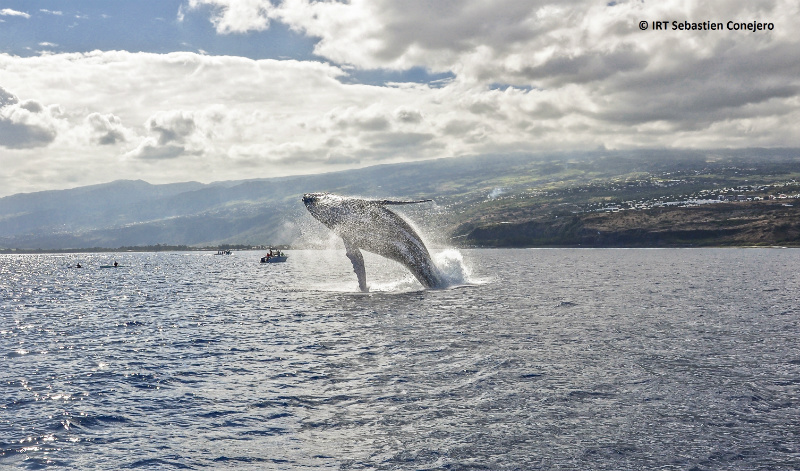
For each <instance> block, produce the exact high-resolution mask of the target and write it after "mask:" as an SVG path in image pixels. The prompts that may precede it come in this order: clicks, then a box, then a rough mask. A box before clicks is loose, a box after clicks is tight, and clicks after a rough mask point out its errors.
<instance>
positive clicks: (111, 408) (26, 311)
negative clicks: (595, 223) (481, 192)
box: [0, 249, 800, 471]
mask: <svg viewBox="0 0 800 471" xmlns="http://www.w3.org/2000/svg"><path fill="white" fill-rule="evenodd" d="M261 255H262V254H261V253H259V252H234V254H233V255H229V256H217V255H213V254H212V253H200V252H186V253H117V254H69V255H63V254H58V255H53V254H51V255H4V256H0V468H2V469H42V468H50V467H53V468H59V467H63V468H69V469H109V470H111V469H253V470H262V469H268V470H272V469H275V470H321V469H322V470H327V469H331V470H338V469H343V470H350V469H352V470H370V469H375V470H433V469H446V470H466V469H470V470H536V469H544V470H615V471H618V470H748V471H752V470H773V471H776V470H797V469H800V250H797V249H783V250H782V249H707V250H706V249H682V250H680V249H676V250H671V249H666V250H638V249H634V250H588V249H587V250H573V249H557V250H461V251H455V250H447V251H443V252H440V253H438V254H437V260H438V263H440V264H442V265H443V266H445V265H446V266H445V268H444V269H445V271H447V273H448V277H449V279H450V280H451V282H452V284H453V286H452V287H450V288H449V289H444V290H423V289H422V288H421V287H420V285H419V284H417V283H416V281H415V280H413V278H411V277H410V276H409V275H408V274H407V272H406V271H405V270H404V269H403V268H402V267H400V266H399V265H396V264H394V263H391V262H387V261H385V260H384V259H381V258H379V257H374V256H367V276H368V278H369V283H370V284H371V292H370V293H368V294H363V293H359V292H356V289H357V282H356V278H355V275H354V274H353V273H352V268H351V267H350V265H349V261H348V260H347V258H346V257H345V256H344V253H343V250H342V251H336V250H330V251H311V250H310V251H299V250H298V251H290V252H289V260H288V262H286V263H283V264H260V263H259V258H260V257H261ZM114 260H116V261H118V262H119V264H120V265H121V266H120V267H118V268H112V269H108V268H105V269H104V268H100V266H101V265H109V264H112V263H113V262H114ZM76 263H81V264H82V265H83V268H80V269H78V268H69V267H71V266H74V265H75V264H76Z"/></svg>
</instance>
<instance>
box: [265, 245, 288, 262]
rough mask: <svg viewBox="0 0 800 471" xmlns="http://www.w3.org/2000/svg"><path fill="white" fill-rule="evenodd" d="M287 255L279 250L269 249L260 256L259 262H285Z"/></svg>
mask: <svg viewBox="0 0 800 471" xmlns="http://www.w3.org/2000/svg"><path fill="white" fill-rule="evenodd" d="M288 257H289V256H288V255H286V254H285V253H283V252H281V251H280V250H274V249H271V248H270V249H269V253H268V254H266V255H264V256H263V257H261V263H280V262H285V261H286V259H287V258H288Z"/></svg>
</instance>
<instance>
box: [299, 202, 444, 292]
mask: <svg viewBox="0 0 800 471" xmlns="http://www.w3.org/2000/svg"><path fill="white" fill-rule="evenodd" d="M427 201H431V200H419V201H390V200H369V199H362V198H354V197H348V196H339V195H334V194H331V193H306V194H305V195H303V204H305V205H306V209H308V211H309V212H310V213H311V215H312V216H314V217H315V218H316V219H317V220H319V221H320V222H321V223H323V224H325V225H326V226H328V228H329V229H331V230H332V231H333V232H334V233H335V234H337V235H338V236H340V237H341V238H342V240H343V241H344V247H345V249H346V250H347V258H349V259H350V261H351V262H352V263H353V270H354V271H355V272H356V276H357V277H358V287H359V289H360V290H361V291H368V288H367V274H366V271H365V269H364V257H363V256H362V255H361V250H360V249H363V250H366V251H367V252H372V253H374V254H377V255H381V256H383V257H386V258H388V259H391V260H394V261H397V262H399V263H401V264H402V265H404V266H405V267H406V268H408V270H409V271H410V272H411V273H412V274H413V275H414V276H415V277H416V278H417V280H419V282H420V283H421V284H422V286H424V287H426V288H440V287H442V286H443V285H444V283H443V280H442V275H441V273H440V272H439V269H438V268H436V265H434V263H433V260H431V255H430V254H429V253H428V249H427V248H426V247H425V244H424V243H423V242H422V238H420V236H419V235H417V233H416V232H415V231H414V229H413V228H412V227H411V226H410V225H409V224H408V223H407V222H406V221H405V220H403V218H401V217H400V216H398V215H397V214H395V213H394V212H392V211H389V209H387V208H386V206H389V205H398V204H415V203H424V202H427Z"/></svg>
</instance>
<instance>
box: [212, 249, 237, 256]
mask: <svg viewBox="0 0 800 471" xmlns="http://www.w3.org/2000/svg"><path fill="white" fill-rule="evenodd" d="M232 253H233V252H231V251H230V250H217V253H215V254H214V255H230V254H232Z"/></svg>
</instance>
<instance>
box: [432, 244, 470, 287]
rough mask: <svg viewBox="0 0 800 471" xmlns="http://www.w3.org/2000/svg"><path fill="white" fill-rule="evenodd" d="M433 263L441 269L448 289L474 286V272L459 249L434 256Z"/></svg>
mask: <svg viewBox="0 0 800 471" xmlns="http://www.w3.org/2000/svg"><path fill="white" fill-rule="evenodd" d="M433 263H434V264H435V265H436V266H437V267H438V268H439V271H440V272H441V274H442V277H443V278H444V281H445V285H446V287H448V288H450V287H453V286H462V285H469V284H473V281H472V279H471V275H472V270H470V268H469V266H468V265H467V263H465V262H464V256H463V255H462V254H461V252H459V251H458V250H457V249H454V248H448V249H444V250H442V251H441V252H438V253H436V254H433Z"/></svg>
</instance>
